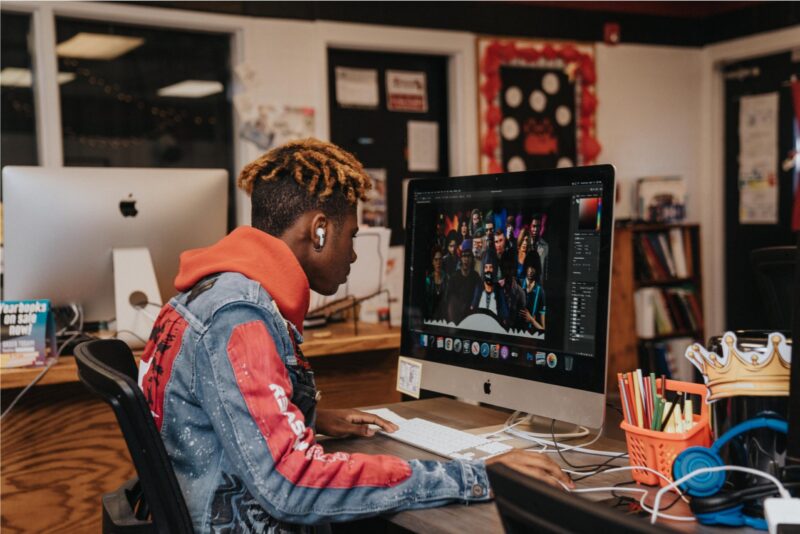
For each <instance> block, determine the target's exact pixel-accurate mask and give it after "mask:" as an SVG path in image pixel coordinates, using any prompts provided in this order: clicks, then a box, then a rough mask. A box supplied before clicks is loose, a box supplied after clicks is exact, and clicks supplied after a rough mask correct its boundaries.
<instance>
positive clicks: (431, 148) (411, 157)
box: [406, 121, 439, 172]
mask: <svg viewBox="0 0 800 534" xmlns="http://www.w3.org/2000/svg"><path fill="white" fill-rule="evenodd" d="M406 133H407V135H408V170H409V171H412V172H438V171H439V123H437V122H435V121H408V125H407V132H406Z"/></svg>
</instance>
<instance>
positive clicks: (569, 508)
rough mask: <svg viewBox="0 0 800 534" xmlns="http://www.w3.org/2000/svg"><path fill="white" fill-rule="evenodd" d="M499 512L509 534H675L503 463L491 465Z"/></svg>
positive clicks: (490, 478) (489, 467) (490, 476)
mask: <svg viewBox="0 0 800 534" xmlns="http://www.w3.org/2000/svg"><path fill="white" fill-rule="evenodd" d="M487 472H488V473H489V482H490V483H491V485H492V490H493V491H494V498H495V503H496V504H497V510H498V511H499V512H500V519H502V521H503V527H504V528H505V531H506V532H507V533H509V534H523V533H528V532H537V533H544V534H573V533H577V534H582V533H586V534H604V533H609V534H612V533H613V534H616V533H618V532H633V533H641V534H655V533H664V532H672V531H671V530H670V529H667V528H665V527H663V526H659V525H651V524H650V521H649V520H648V518H644V517H634V516H630V515H627V514H625V513H623V512H622V511H619V510H614V509H613V508H611V507H610V506H606V505H604V504H603V503H597V502H592V501H590V500H588V499H585V498H583V497H581V496H580V495H576V494H570V493H567V492H566V491H563V490H560V489H556V488H554V487H552V486H550V485H548V484H545V483H544V482H541V481H539V480H536V479H533V478H531V477H528V476H526V475H523V474H522V473H520V472H519V471H515V470H514V469H511V468H510V467H507V466H505V465H502V464H492V465H490V466H488V468H487Z"/></svg>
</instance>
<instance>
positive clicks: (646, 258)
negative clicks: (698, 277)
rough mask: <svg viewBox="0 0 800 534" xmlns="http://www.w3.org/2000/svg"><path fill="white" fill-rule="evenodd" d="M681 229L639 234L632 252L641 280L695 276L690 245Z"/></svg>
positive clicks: (662, 279)
mask: <svg viewBox="0 0 800 534" xmlns="http://www.w3.org/2000/svg"><path fill="white" fill-rule="evenodd" d="M686 236H687V234H686V233H685V232H684V231H683V229H682V228H672V229H670V230H665V231H662V232H638V233H636V234H635V235H634V242H633V253H634V263H635V268H636V270H637V272H638V277H637V278H638V279H640V280H643V281H654V282H658V281H665V280H670V279H676V278H677V279H681V278H689V277H691V276H692V267H691V258H692V251H691V243H690V242H689V239H687V238H686Z"/></svg>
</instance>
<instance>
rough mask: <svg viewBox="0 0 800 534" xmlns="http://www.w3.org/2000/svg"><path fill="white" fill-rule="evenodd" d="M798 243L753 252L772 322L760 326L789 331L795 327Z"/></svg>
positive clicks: (766, 309) (758, 277) (754, 262)
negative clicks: (794, 289) (794, 306)
mask: <svg viewBox="0 0 800 534" xmlns="http://www.w3.org/2000/svg"><path fill="white" fill-rule="evenodd" d="M796 259H797V247H796V246H789V247H767V248H759V249H755V250H753V251H752V252H750V262H751V263H752V265H753V272H754V273H755V277H756V284H757V285H758V292H759V294H760V295H761V302H762V303H763V305H764V311H765V313H766V318H767V320H768V321H769V324H766V325H763V326H761V328H766V329H772V330H783V331H789V330H790V329H791V327H792V304H793V301H792V297H793V295H794V292H793V291H792V289H793V287H794V276H795V273H794V271H795V268H796V267H795V262H796Z"/></svg>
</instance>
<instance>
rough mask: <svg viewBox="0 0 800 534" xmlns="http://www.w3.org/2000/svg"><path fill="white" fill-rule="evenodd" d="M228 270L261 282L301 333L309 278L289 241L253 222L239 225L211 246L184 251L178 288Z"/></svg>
mask: <svg viewBox="0 0 800 534" xmlns="http://www.w3.org/2000/svg"><path fill="white" fill-rule="evenodd" d="M229 272H234V273H240V274H242V275H244V276H246V277H247V278H249V279H251V280H255V281H256V282H258V283H259V284H261V286H262V287H263V288H264V289H266V290H267V293H269V294H270V296H271V297H272V298H273V299H274V300H275V303H276V304H277V305H278V309H279V310H280V311H281V314H282V315H283V316H284V317H286V319H288V320H289V321H290V322H291V323H292V324H293V325H294V326H295V327H296V328H297V329H298V330H299V331H300V333H301V334H302V332H303V319H304V318H305V316H306V312H308V303H309V299H310V293H309V285H308V278H307V277H306V273H305V272H304V271H303V268H302V267H301V266H300V262H298V261H297V258H296V257H295V255H294V253H293V252H292V251H291V249H289V246H288V245H287V244H286V243H284V242H283V241H282V240H280V239H278V238H277V237H273V236H271V235H269V234H267V233H266V232H262V231H261V230H257V229H255V228H253V227H251V226H240V227H239V228H237V229H235V230H234V231H233V232H231V233H230V234H228V235H227V236H225V237H224V238H222V239H221V240H220V241H218V242H217V243H215V244H213V245H211V246H210V247H206V248H196V249H192V250H187V251H186V252H184V253H182V254H181V258H180V266H179V268H178V276H176V277H175V288H176V289H177V290H178V291H181V292H184V291H188V290H189V289H191V288H192V287H194V285H195V284H196V283H197V282H199V281H200V280H202V279H203V278H205V277H206V276H209V275H212V274H216V273H229Z"/></svg>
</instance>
